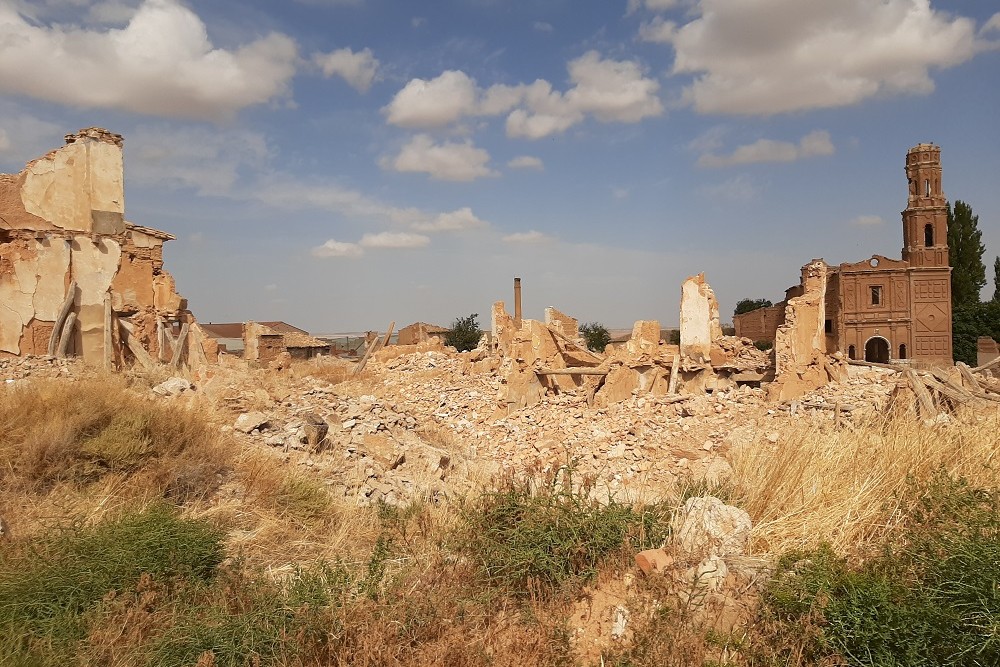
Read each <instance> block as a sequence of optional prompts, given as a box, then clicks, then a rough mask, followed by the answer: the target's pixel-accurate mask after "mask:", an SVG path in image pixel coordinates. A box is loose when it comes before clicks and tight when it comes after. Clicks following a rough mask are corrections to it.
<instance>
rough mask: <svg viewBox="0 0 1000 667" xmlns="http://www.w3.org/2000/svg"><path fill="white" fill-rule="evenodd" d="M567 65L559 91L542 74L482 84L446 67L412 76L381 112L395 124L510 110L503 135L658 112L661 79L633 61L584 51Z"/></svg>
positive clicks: (437, 122)
mask: <svg viewBox="0 0 1000 667" xmlns="http://www.w3.org/2000/svg"><path fill="white" fill-rule="evenodd" d="M567 69H568V70H569V78H570V82H571V83H572V86H571V87H570V88H569V89H568V90H566V91H564V92H563V91H558V90H555V89H554V88H553V87H552V84H551V83H549V82H548V81H545V80H543V79H539V80H537V81H535V82H533V83H531V84H520V85H514V86H510V85H504V84H497V85H494V86H491V87H489V88H486V89H483V88H480V87H479V86H478V85H477V83H476V81H475V80H474V79H472V78H471V77H470V76H469V75H467V74H466V73H465V72H461V71H456V70H448V71H446V72H443V73H442V74H440V75H439V76H437V77H436V78H434V79H430V80H424V79H413V80H411V81H410V82H409V83H407V84H406V85H405V86H404V87H403V89H402V90H400V91H399V92H398V93H396V95H395V97H394V98H393V99H392V101H391V102H390V103H389V104H388V105H387V106H386V107H385V108H384V109H383V113H384V114H385V116H386V119H387V120H388V122H389V123H391V124H393V125H398V126H400V127H411V128H436V127H444V126H447V125H450V124H452V123H455V122H458V121H459V120H462V119H463V118H467V117H477V116H498V115H501V114H504V113H508V112H509V115H508V116H507V121H506V128H507V135H508V136H510V137H519V138H525V139H541V138H543V137H547V136H549V135H552V134H558V133H560V132H564V131H566V130H567V129H569V128H570V127H572V126H573V125H575V124H577V123H579V122H581V121H583V119H584V118H585V117H587V116H588V115H590V116H593V117H594V118H596V119H597V120H599V121H601V122H606V123H609V122H621V123H635V122H638V121H640V120H642V119H644V118H648V117H650V116H658V115H660V114H662V113H663V105H662V103H661V102H660V99H659V97H658V92H659V88H660V84H659V83H658V82H657V81H656V80H655V79H652V78H647V77H645V76H644V75H643V72H642V68H641V67H640V66H639V64H638V63H636V62H633V61H629V60H621V61H619V60H612V59H605V58H602V57H601V55H600V54H599V53H598V52H597V51H588V52H587V53H585V54H583V55H582V56H580V57H579V58H576V59H574V60H571V61H570V62H569V63H568V65H567Z"/></svg>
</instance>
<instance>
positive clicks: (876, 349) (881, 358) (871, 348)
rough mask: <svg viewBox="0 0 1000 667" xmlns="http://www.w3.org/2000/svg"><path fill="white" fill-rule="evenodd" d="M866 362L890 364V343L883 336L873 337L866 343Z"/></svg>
mask: <svg viewBox="0 0 1000 667" xmlns="http://www.w3.org/2000/svg"><path fill="white" fill-rule="evenodd" d="M865 361H874V362H875V363H877V364H887V363H889V341H887V340H886V339H885V338H882V337H881V336H872V337H871V338H869V339H868V342H867V343H865Z"/></svg>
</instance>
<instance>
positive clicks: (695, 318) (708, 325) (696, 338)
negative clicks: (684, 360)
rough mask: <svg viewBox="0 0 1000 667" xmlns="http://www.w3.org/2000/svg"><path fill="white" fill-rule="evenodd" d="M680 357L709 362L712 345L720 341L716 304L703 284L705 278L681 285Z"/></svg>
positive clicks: (705, 284)
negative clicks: (716, 340)
mask: <svg viewBox="0 0 1000 667" xmlns="http://www.w3.org/2000/svg"><path fill="white" fill-rule="evenodd" d="M680 314H681V354H682V355H684V356H686V357H688V358H690V359H692V360H694V361H697V362H699V363H706V362H708V361H709V360H710V356H711V352H712V341H714V340H715V339H717V338H721V337H722V326H721V325H720V324H719V302H718V301H716V299H715V293H714V292H713V291H712V288H711V287H709V285H708V283H706V282H705V274H704V273H699V274H698V275H696V276H691V277H690V278H688V279H687V280H685V281H684V284H683V285H681V313H680Z"/></svg>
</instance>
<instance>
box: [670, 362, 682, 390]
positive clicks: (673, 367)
mask: <svg viewBox="0 0 1000 667" xmlns="http://www.w3.org/2000/svg"><path fill="white" fill-rule="evenodd" d="M680 366H681V355H680V354H675V355H674V362H673V363H672V364H670V384H669V385H668V386H667V393H668V394H676V393H677V371H679V370H680Z"/></svg>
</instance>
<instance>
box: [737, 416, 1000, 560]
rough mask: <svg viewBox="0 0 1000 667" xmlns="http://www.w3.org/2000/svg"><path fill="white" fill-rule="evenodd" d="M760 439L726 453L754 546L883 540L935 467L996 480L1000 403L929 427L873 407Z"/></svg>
mask: <svg viewBox="0 0 1000 667" xmlns="http://www.w3.org/2000/svg"><path fill="white" fill-rule="evenodd" d="M766 431H767V428H762V429H761V436H760V438H759V439H758V440H757V441H756V442H753V443H749V444H748V445H746V446H743V447H737V448H734V449H733V450H732V451H731V452H730V453H729V461H730V464H731V465H732V467H733V475H732V477H731V478H730V480H729V481H728V482H727V487H728V489H729V494H730V497H731V498H732V501H731V502H732V504H734V505H738V506H740V507H742V508H744V509H745V510H747V512H749V514H750V516H751V518H752V519H753V523H754V530H753V535H752V542H751V546H752V548H753V549H754V551H756V552H757V553H772V554H781V553H786V552H790V551H796V550H807V549H814V548H816V547H817V546H818V545H819V544H820V543H821V542H823V541H826V542H829V544H830V546H831V547H832V548H833V550H834V551H835V552H836V553H847V552H850V551H853V550H854V549H855V547H856V545H859V544H881V543H883V542H885V541H886V540H887V539H888V538H889V537H891V536H892V535H894V534H895V533H896V532H897V531H898V530H899V528H900V526H901V525H902V524H903V522H904V520H905V518H906V508H905V507H903V506H902V504H901V503H902V499H903V498H904V497H906V494H907V489H908V488H909V487H910V485H911V483H913V482H916V483H917V484H921V483H926V482H927V481H928V480H930V479H931V478H932V477H933V476H934V474H935V471H937V470H939V469H940V470H945V471H946V472H947V473H948V474H949V475H951V476H953V477H963V478H966V479H968V480H969V482H970V483H972V484H977V485H982V486H990V485H992V484H994V483H995V480H996V478H997V465H998V463H1000V439H998V438H995V437H992V435H991V434H993V433H996V432H998V431H1000V411H997V412H984V413H982V414H975V413H968V414H966V415H963V416H960V418H958V419H956V420H954V421H953V422H952V423H949V424H943V425H938V426H934V427H927V426H924V425H923V424H920V423H917V422H915V421H914V420H912V419H909V418H895V417H885V416H876V417H873V418H871V419H870V420H868V421H866V422H862V423H859V424H857V425H854V426H852V427H845V428H841V429H839V430H838V429H833V428H831V425H830V424H828V423H817V422H810V421H807V420H802V421H800V422H795V423H793V424H791V425H790V426H788V427H785V428H782V430H781V439H780V440H779V441H778V442H777V443H776V444H774V445H772V444H771V443H769V442H767V441H766V440H765V439H764V438H763V433H764V432H766Z"/></svg>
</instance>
